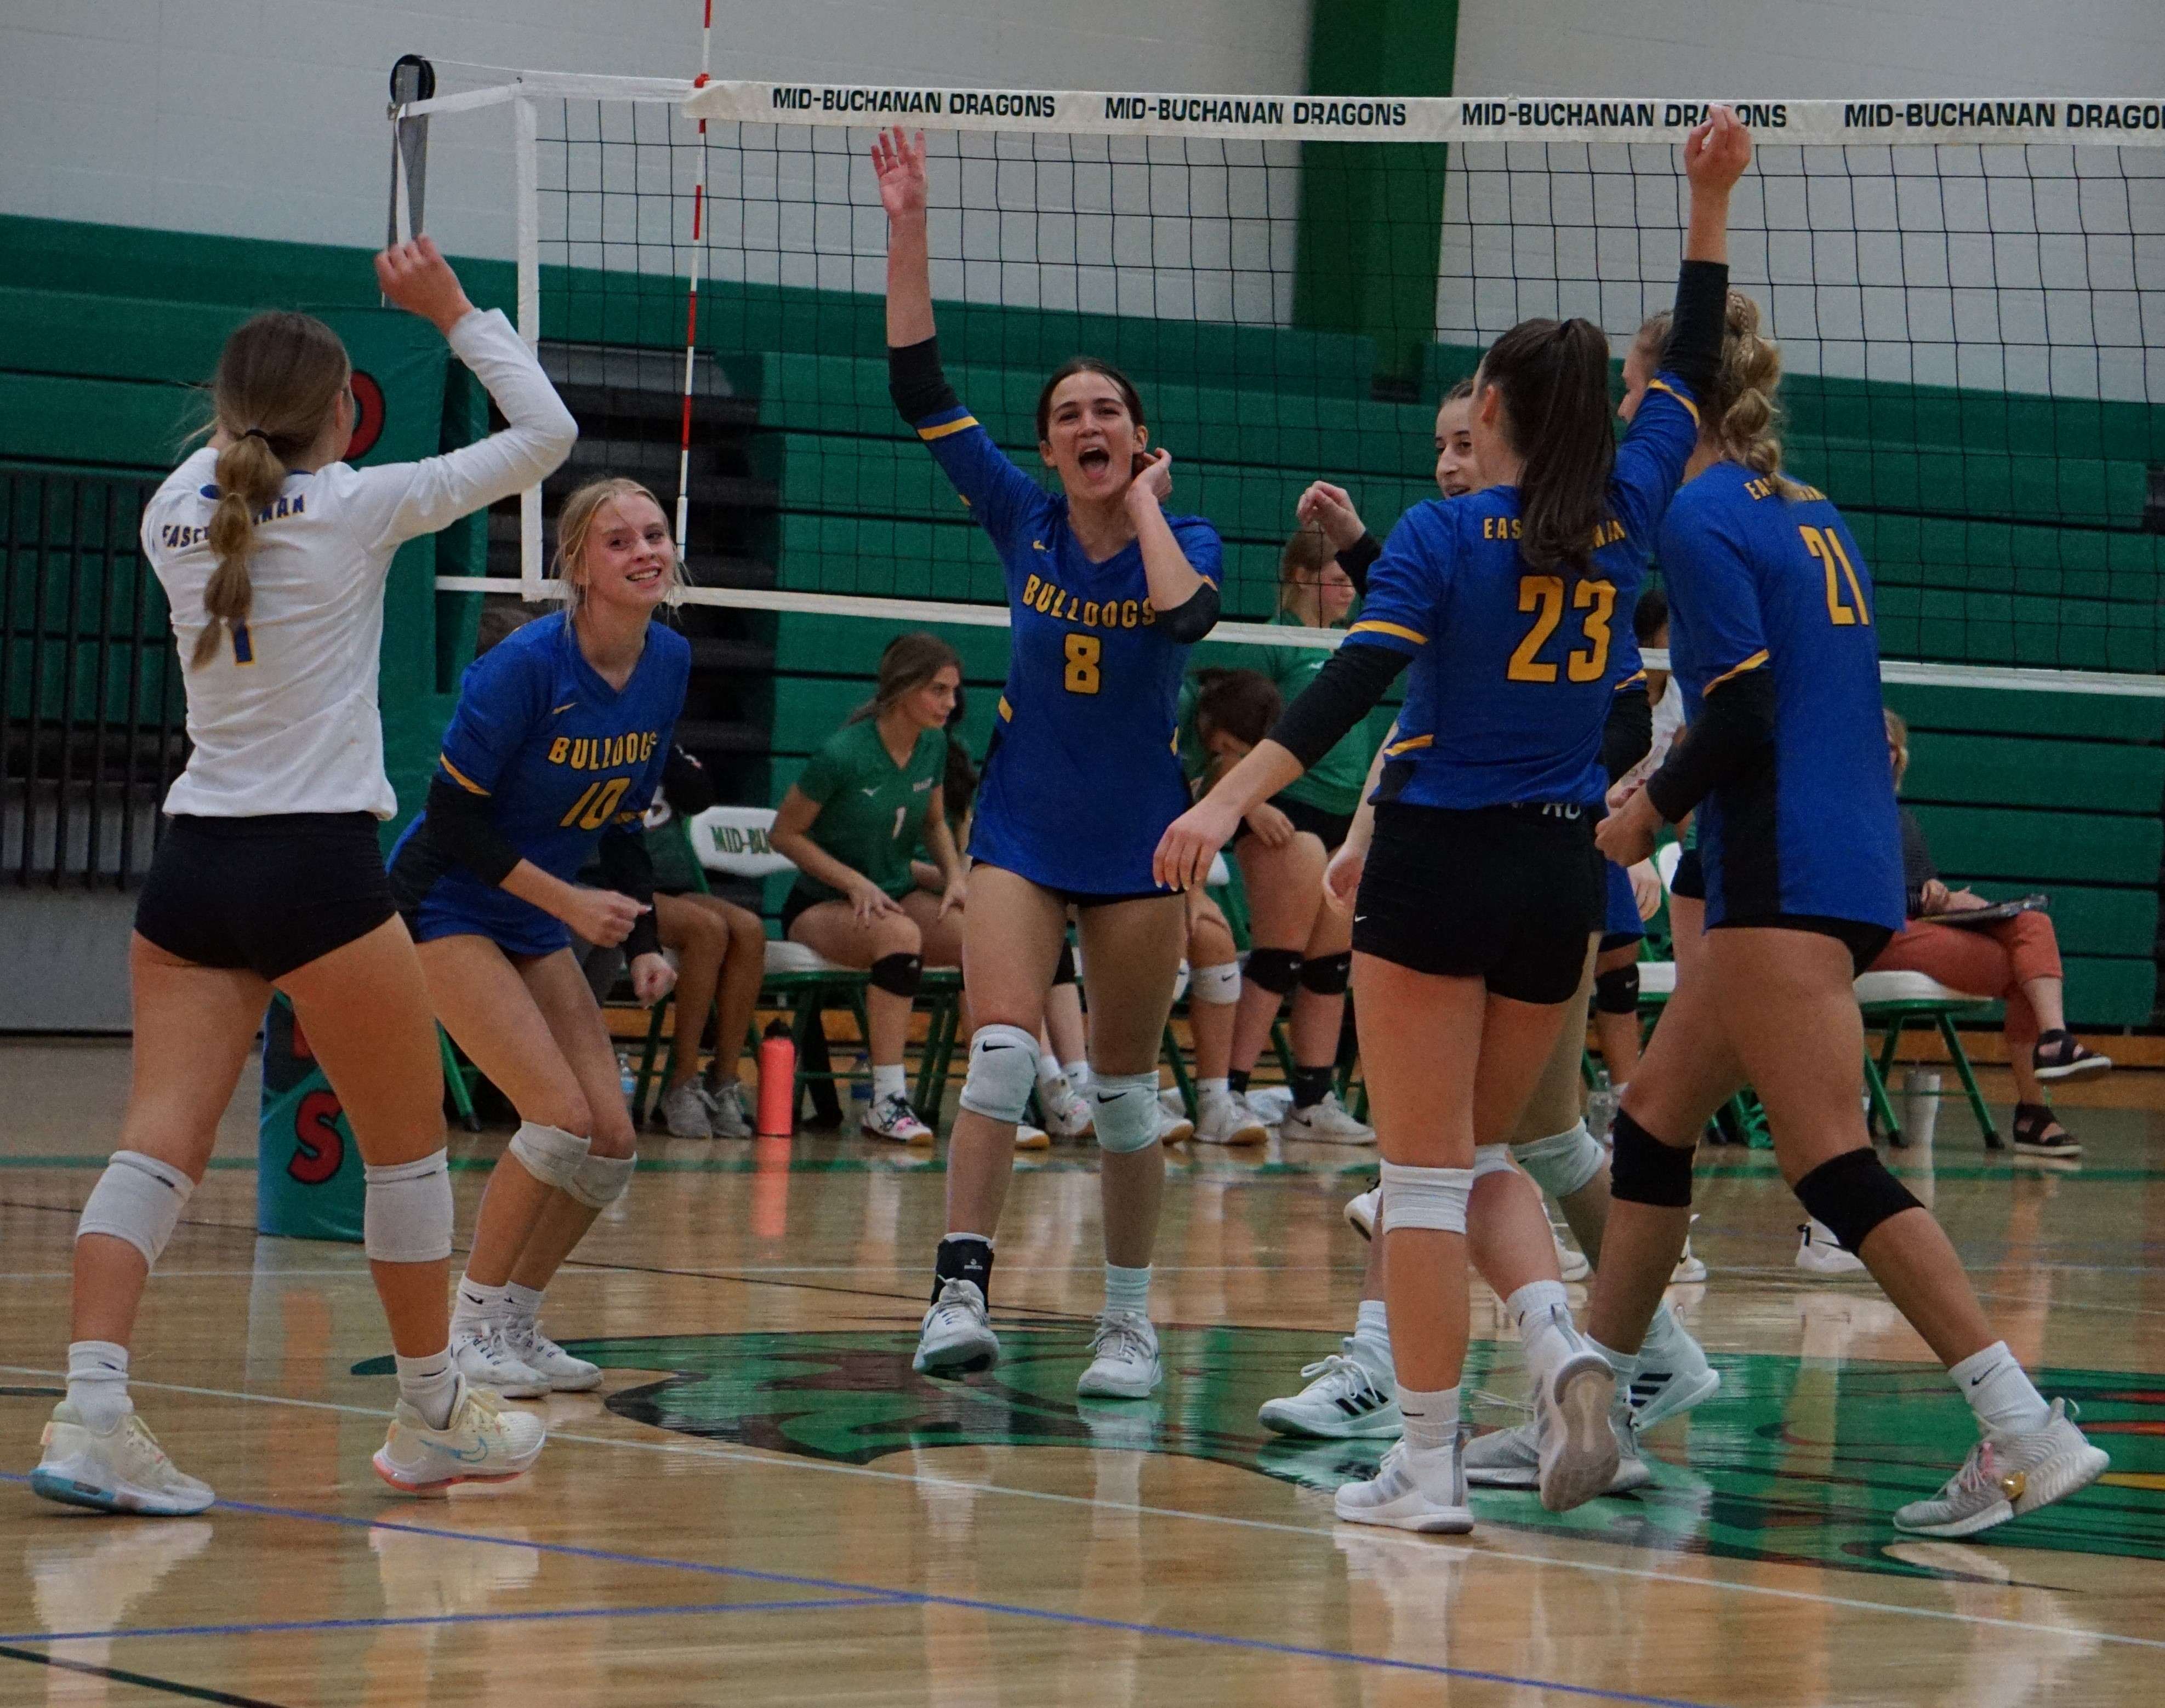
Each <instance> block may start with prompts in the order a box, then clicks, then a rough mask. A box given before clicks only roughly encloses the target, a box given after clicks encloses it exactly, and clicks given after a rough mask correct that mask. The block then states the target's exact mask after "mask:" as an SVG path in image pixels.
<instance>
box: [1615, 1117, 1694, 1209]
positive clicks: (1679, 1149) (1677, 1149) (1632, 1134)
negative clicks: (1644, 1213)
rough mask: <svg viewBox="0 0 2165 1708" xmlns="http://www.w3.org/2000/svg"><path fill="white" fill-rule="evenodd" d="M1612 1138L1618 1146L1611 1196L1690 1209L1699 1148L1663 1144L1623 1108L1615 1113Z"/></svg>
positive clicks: (1664, 1206) (1665, 1207) (1664, 1207)
mask: <svg viewBox="0 0 2165 1708" xmlns="http://www.w3.org/2000/svg"><path fill="white" fill-rule="evenodd" d="M1610 1138H1611V1141H1612V1143H1614V1145H1615V1150H1614V1151H1613V1152H1612V1154H1610V1156H1609V1196H1610V1197H1612V1198H1618V1199H1621V1200H1622V1201H1624V1202H1625V1203H1627V1204H1653V1205H1658V1206H1660V1207H1662V1209H1665V1210H1688V1209H1690V1208H1691V1201H1692V1153H1693V1151H1694V1150H1695V1149H1696V1148H1697V1146H1696V1145H1681V1144H1663V1143H1662V1142H1661V1140H1659V1139H1658V1138H1655V1137H1654V1135H1653V1134H1652V1133H1649V1132H1647V1131H1646V1128H1645V1127H1641V1126H1640V1125H1639V1123H1638V1122H1636V1121H1634V1120H1633V1119H1632V1118H1631V1117H1630V1112H1628V1111H1625V1110H1622V1109H1620V1110H1618V1111H1617V1112H1616V1125H1615V1127H1614V1128H1612V1129H1611V1132H1610Z"/></svg>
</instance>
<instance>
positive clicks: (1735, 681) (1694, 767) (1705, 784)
mask: <svg viewBox="0 0 2165 1708" xmlns="http://www.w3.org/2000/svg"><path fill="white" fill-rule="evenodd" d="M1773 742H1774V677H1773V672H1772V671H1770V670H1746V672H1745V673H1744V674H1743V675H1741V676H1731V677H1730V679H1729V680H1728V681H1725V682H1724V683H1723V684H1721V686H1720V687H1718V688H1716V689H1715V690H1714V691H1712V692H1711V693H1709V695H1708V696H1706V710H1705V711H1704V712H1701V713H1700V714H1699V721H1698V722H1697V723H1694V724H1693V725H1692V726H1691V728H1689V729H1688V730H1687V731H1686V732H1685V733H1683V735H1682V736H1680V737H1678V740H1677V744H1676V745H1675V746H1674V747H1672V748H1671V749H1669V756H1668V758H1667V759H1664V760H1662V768H1661V770H1658V771H1657V772H1655V773H1654V775H1652V776H1651V777H1650V778H1649V779H1648V780H1647V781H1646V798H1647V799H1648V800H1649V801H1652V802H1653V803H1654V808H1655V810H1656V811H1657V812H1659V813H1660V814H1661V815H1662V817H1664V818H1666V819H1667V821H1668V822H1670V823H1672V824H1674V823H1676V822H1678V821H1679V820H1680V819H1682V818H1683V816H1684V815H1685V814H1686V813H1687V812H1690V811H1691V810H1692V808H1693V807H1696V806H1698V805H1699V802H1700V801H1704V800H1705V799H1706V797H1707V796H1709V795H1710V794H1711V793H1713V792H1714V791H1715V790H1716V789H1718V788H1720V786H1722V785H1723V784H1724V783H1733V782H1736V781H1738V780H1741V779H1742V778H1744V777H1746V776H1748V775H1751V772H1752V771H1754V770H1757V769H1758V768H1759V767H1761V766H1762V765H1766V764H1767V761H1768V759H1769V758H1770V757H1771V749H1773Z"/></svg>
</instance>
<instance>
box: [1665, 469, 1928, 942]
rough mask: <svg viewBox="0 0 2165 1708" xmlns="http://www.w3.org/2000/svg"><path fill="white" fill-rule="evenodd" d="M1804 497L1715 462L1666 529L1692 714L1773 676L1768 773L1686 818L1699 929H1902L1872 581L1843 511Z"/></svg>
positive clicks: (1672, 606)
mask: <svg viewBox="0 0 2165 1708" xmlns="http://www.w3.org/2000/svg"><path fill="white" fill-rule="evenodd" d="M1800 490H1801V496H1800V497H1783V494H1782V491H1780V489H1779V488H1778V487H1777V486H1775V485H1774V483H1773V481H1770V480H1768V479H1767V477H1765V476H1761V475H1755V474H1753V473H1752V471H1751V470H1749V469H1746V468H1744V467H1741V466H1740V465H1737V464H1736V463H1733V462H1720V463H1716V464H1715V465H1714V466H1713V467H1711V468H1709V469H1708V470H1706V472H1705V473H1704V474H1702V475H1700V476H1699V477H1698V478H1697V479H1696V480H1694V481H1692V482H1691V483H1690V484H1689V485H1688V486H1685V487H1684V489H1683V491H1681V492H1679V493H1678V495H1677V497H1676V502H1674V503H1673V504H1672V505H1671V506H1670V507H1669V513H1668V516H1667V519H1666V520H1665V521H1664V523H1663V524H1662V533H1661V555H1662V578H1663V580H1664V581H1665V582H1666V583H1667V587H1668V593H1669V649H1670V650H1669V657H1670V662H1671V667H1672V669H1673V670H1675V672H1676V676H1677V681H1678V684H1679V685H1680V686H1682V688H1683V696H1684V713H1685V717H1686V718H1687V720H1688V721H1693V720H1696V719H1697V718H1698V717H1699V714H1700V712H1701V711H1702V710H1703V709H1704V707H1705V704H1706V693H1707V691H1708V689H1709V688H1711V687H1715V686H1718V685H1719V684H1720V683H1722V682H1724V681H1727V680H1728V679H1729V678H1730V677H1732V676H1735V675H1740V674H1741V673H1742V672H1744V671H1746V670H1771V671H1773V680H1774V707H1775V710H1774V754H1773V766H1772V768H1771V770H1769V771H1767V772H1764V773H1762V774H1760V775H1755V776H1754V777H1752V778H1751V779H1747V780H1742V781H1740V782H1737V783H1733V784H1725V785H1723V786H1720V787H1719V788H1717V789H1715V791H1713V793H1712V794H1710V795H1709V796H1707V798H1706V800H1705V801H1704V802H1703V803H1701V805H1700V807H1699V812H1698V813H1697V814H1696V819H1697V822H1698V825H1699V851H1700V858H1701V860H1702V862H1703V863H1704V865H1705V868H1706V875H1707V896H1706V907H1707V916H1706V917H1707V921H1708V922H1709V924H1717V923H1719V922H1720V921H1721V920H1723V919H1725V918H1729V917H1748V916H1753V915H1757V914H1762V913H1768V912H1783V913H1804V914H1819V915H1823V916H1826V917H1833V918H1836V919H1856V920H1862V921H1865V922H1867V923H1870V924H1874V925H1884V926H1887V927H1888V928H1891V929H1894V930H1897V931H1899V930H1900V929H1901V928H1902V924H1903V889H1902V836H1901V829H1900V826H1899V822H1898V820H1897V818H1896V816H1895V811H1894V777H1893V774H1892V772H1891V770H1890V769H1889V767H1888V761H1887V730H1886V725H1885V723H1884V721H1883V700H1882V697H1881V693H1880V686H1879V641H1878V629H1877V628H1875V627H1874V625H1873V589H1872V575H1871V571H1870V570H1868V569H1867V567H1866V565H1865V561H1864V554H1863V553H1862V552H1860V551H1859V550H1858V549H1857V541H1856V540H1855V539H1853V538H1852V536H1851V534H1850V531H1849V528H1848V527H1847V525H1846V524H1845V523H1843V521H1842V519H1841V512H1839V511H1838V510H1836V508H1835V507H1834V506H1833V505H1832V504H1831V503H1830V502H1827V499H1826V496H1825V494H1824V493H1822V492H1820V491H1817V490H1815V488H1813V487H1809V486H1805V487H1803V488H1801V489H1800Z"/></svg>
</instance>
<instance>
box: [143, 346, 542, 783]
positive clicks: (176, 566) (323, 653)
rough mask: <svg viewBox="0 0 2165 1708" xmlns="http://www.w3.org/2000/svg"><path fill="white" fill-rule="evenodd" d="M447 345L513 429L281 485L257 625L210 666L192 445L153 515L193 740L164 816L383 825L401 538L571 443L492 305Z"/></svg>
mask: <svg viewBox="0 0 2165 1708" xmlns="http://www.w3.org/2000/svg"><path fill="white" fill-rule="evenodd" d="M449 337H450V346H451V349H453V351H455V352H456V354H457V355H458V357H459V359H460V360H461V361H463V362H464V363H465V364H466V365H467V366H468V367H469V368H471V369H472V370H473V371H474V374H475V376H476V377H477V378H478V379H479V380H480V381H481V382H482V385H483V386H486V387H487V389H488V394H489V396H490V397H493V398H494V399H495V400H496V403H497V407H498V408H500V409H501V410H502V411H503V417H504V420H505V422H506V423H508V424H507V425H506V427H505V428H504V429H503V432H501V433H498V434H492V435H491V436H490V437H488V438H487V439H483V440H482V441H481V442H480V443H479V444H470V445H466V446H463V447H461V449H457V450H455V451H451V452H450V453H448V454H447V455H443V456H436V457H429V458H426V459H424V460H422V461H420V462H414V463H389V464H385V465H381V466H379V467H376V468H370V469H356V468H353V467H350V465H347V464H345V463H342V462H340V463H332V464H330V465H328V466H326V467H324V468H320V469H317V470H313V471H311V472H308V473H295V474H291V475H288V476H287V477H286V482H285V485H284V486H283V487H282V489H281V491H280V493H279V496H278V497H277V499H276V500H275V501H273V502H272V503H271V504H270V505H269V506H268V507H266V510H265V512H263V514H262V515H261V517H259V518H258V520H257V523H256V526H255V549H254V550H253V551H252V552H251V553H250V555H249V560H248V570H249V580H250V583H251V584H252V586H253V590H254V597H253V603H252V604H251V606H250V610H249V614H248V621H247V622H246V623H245V624H244V625H243V626H242V633H240V635H237V636H235V637H234V638H233V639H232V640H231V641H230V642H229V644H226V645H224V646H223V647H221V648H220V649H219V651H218V652H217V653H215V654H213V655H212V657H211V659H210V661H209V662H208V664H205V665H203V666H202V667H201V668H200V669H194V668H190V667H188V665H187V660H188V659H189V658H190V656H191V655H192V653H193V650H194V648H195V644H196V638H197V637H198V635H199V634H200V633H202V632H203V627H204V625H205V623H206V622H207V620H208V619H207V618H206V617H205V615H204V612H203V589H204V587H205V586H207V585H208V583H209V581H210V578H211V575H212V572H213V570H216V569H217V567H218V560H217V556H216V554H214V553H213V551H212V550H211V549H210V545H209V544H208V539H207V538H206V536H207V533H208V527H209V523H210V517H211V512H212V510H213V508H214V507H216V505H217V502H218V488H217V487H216V486H214V485H213V484H212V482H213V479H214V473H213V470H214V469H215V467H216V465H217V461H218V454H217V453H216V452H215V451H213V450H212V449H210V448H208V446H206V447H205V448H204V449H202V450H199V451H198V452H197V453H196V454H195V455H193V456H192V457H190V458H189V459H188V460H187V461H186V462H184V463H182V465H180V467H178V468H177V469H176V470H173V472H172V473H171V475H170V476H167V477H166V482H165V484H164V485H163V486H160V487H159V489H158V491H157V492H156V493H155V495H154V496H153V497H152V498H151V500H150V503H149V504H148V505H147V506H146V507H145V509H144V512H143V550H144V554H145V556H146V557H147V558H148V559H149V560H150V565H151V567H152V569H153V570H155V571H156V572H157V576H158V580H159V581H160V582H161V584H162V585H163V586H164V587H165V590H166V602H167V603H168V604H169V605H170V606H171V609H172V621H173V639H174V641H175V643H176V644H177V645H178V647H179V648H180V654H181V659H182V667H183V669H184V670H185V671H186V682H187V704H188V720H187V728H188V738H189V740H190V741H192V743H193V744H195V751H194V752H193V753H192V754H190V756H189V759H188V763H187V769H186V770H183V771H182V774H181V775H180V777H179V778H178V779H177V780H176V781H175V782H174V784H173V786H172V787H171V790H169V791H167V792H166V803H165V810H166V812H169V813H175V814H179V813H191V814H196V815H199V816H202V817H213V818H246V817H259V816H261V815H264V814H268V813H277V812H372V813H374V814H375V815H376V816H377V817H378V818H388V817H391V816H392V814H393V813H394V812H396V811H397V810H398V801H397V797H396V796H394V795H393V793H392V788H391V782H390V780H389V779H388V778H387V777H386V776H385V775H384V773H383V726H382V721H381V720H380V718H379V717H378V716H377V660H378V655H379V654H380V653H381V651H382V641H383V584H384V577H385V575H386V574H387V571H388V570H389V569H390V566H391V560H392V554H394V553H396V552H397V551H398V548H399V547H400V546H402V545H403V544H405V543H406V542H407V541H408V540H409V539H414V538H416V537H417V536H419V535H421V534H424V533H434V532H435V530H436V529H438V528H443V527H445V526H447V525H449V524H450V523H453V522H456V520H458V518H460V517H461V516H464V515H466V514H468V513H469V512H472V511H475V510H478V509H481V508H482V507H485V506H487V505H490V504H493V503H494V502H496V501H497V500H498V499H499V498H506V497H510V496H511V495H512V494H513V493H514V492H519V491H524V490H525V489H526V488H527V487H529V486H533V485H535V483H536V482H538V481H540V480H542V479H543V478H544V477H545V476H547V475H549V474H550V473H551V472H552V471H553V470H555V469H556V467H557V466H558V465H560V464H561V463H562V462H563V460H564V459H565V458H566V456H568V455H571V450H572V443H573V441H574V440H576V439H577V437H578V427H577V423H575V422H573V420H572V415H571V412H570V411H569V410H567V409H566V408H565V407H564V405H563V402H562V400H561V399H560V398H559V397H557V396H556V389H555V387H553V386H550V383H549V380H548V376H546V375H545V374H544V373H543V372H542V371H541V365H540V363H539V362H537V361H536V360H535V357H534V353H533V351H531V350H530V349H528V348H527V347H526V344H525V341H524V339H521V338H520V337H519V334H517V333H516V332H515V331H514V330H513V329H512V326H511V323H510V322H508V320H506V319H505V318H503V315H502V314H501V313H498V312H497V311H496V310H493V309H492V310H490V311H489V312H488V313H481V312H479V311H478V310H477V311H476V312H474V313H471V314H468V315H466V317H465V318H463V319H461V321H460V322H459V323H457V324H456V326H454V327H453V328H451V329H450V334H449Z"/></svg>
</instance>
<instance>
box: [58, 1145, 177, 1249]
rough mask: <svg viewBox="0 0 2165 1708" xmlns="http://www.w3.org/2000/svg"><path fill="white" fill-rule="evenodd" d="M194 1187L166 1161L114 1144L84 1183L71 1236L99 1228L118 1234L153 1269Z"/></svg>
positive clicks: (78, 1235)
mask: <svg viewBox="0 0 2165 1708" xmlns="http://www.w3.org/2000/svg"><path fill="white" fill-rule="evenodd" d="M195 1189H196V1183H195V1182H194V1181H193V1180H190V1179H189V1178H188V1177H187V1174H186V1173H185V1172H184V1171H182V1169H176V1168H175V1167H174V1166H173V1165H172V1164H171V1163H167V1162H161V1161H159V1159H157V1158H155V1157H154V1156H145V1154H143V1153H142V1152H141V1151H140V1150H117V1151H115V1152H113V1160H112V1161H111V1162H109V1163H108V1164H106V1165H105V1172H104V1173H103V1174H102V1175H99V1176H98V1177H97V1185H95V1186H92V1188H91V1189H90V1196H89V1198H88V1199H87V1201H85V1202H84V1204H83V1206H82V1221H80V1222H76V1225H75V1237H76V1238H77V1239H81V1238H82V1237H83V1235H85V1234H86V1233H103V1234H108V1235H109V1236H111V1237H112V1238H114V1239H124V1240H126V1241H127V1242H128V1243H129V1244H130V1245H132V1246H134V1248H135V1249H136V1250H138V1251H140V1252H141V1253H143V1261H144V1262H145V1263H146V1264H150V1266H151V1267H152V1268H153V1269H155V1268H156V1267H157V1264H158V1255H159V1253H161V1252H162V1251H164V1250H165V1248H166V1241H167V1240H169V1239H171V1238H172V1237H173V1229H174V1227H176V1225H177V1224H178V1222H180V1219H181V1211H182V1208H183V1207H184V1206H186V1205H187V1201H188V1194H189V1193H191V1192H192V1191H194V1190H195Z"/></svg>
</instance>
